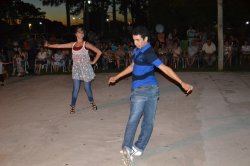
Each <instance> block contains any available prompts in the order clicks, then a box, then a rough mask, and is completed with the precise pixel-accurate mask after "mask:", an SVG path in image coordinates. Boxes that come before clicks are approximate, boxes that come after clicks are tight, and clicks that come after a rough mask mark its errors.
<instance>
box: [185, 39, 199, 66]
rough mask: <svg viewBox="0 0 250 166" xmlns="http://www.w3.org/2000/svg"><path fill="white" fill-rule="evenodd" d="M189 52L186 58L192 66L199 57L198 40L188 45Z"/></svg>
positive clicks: (188, 64)
mask: <svg viewBox="0 0 250 166" xmlns="http://www.w3.org/2000/svg"><path fill="white" fill-rule="evenodd" d="M187 52H188V54H187V58H186V62H187V66H188V67H191V66H192V65H193V64H194V62H195V60H196V59H197V56H198V53H199V46H198V43H197V41H196V40H192V41H191V45H190V46H188V51H187Z"/></svg>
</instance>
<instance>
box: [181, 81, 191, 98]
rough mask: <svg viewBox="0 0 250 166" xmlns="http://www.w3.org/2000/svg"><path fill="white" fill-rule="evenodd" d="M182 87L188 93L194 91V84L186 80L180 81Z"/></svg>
mask: <svg viewBox="0 0 250 166" xmlns="http://www.w3.org/2000/svg"><path fill="white" fill-rule="evenodd" d="M180 85H181V87H182V88H183V89H184V90H185V92H186V94H187V95H189V94H190V93H191V92H192V91H193V86H192V85H189V84H187V83H185V82H181V83H180Z"/></svg>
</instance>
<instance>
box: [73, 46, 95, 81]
mask: <svg viewBox="0 0 250 166" xmlns="http://www.w3.org/2000/svg"><path fill="white" fill-rule="evenodd" d="M75 44H76V43H74V44H73V47H74V45H75ZM73 47H72V60H73V67H72V79H77V80H83V81H85V82H90V81H91V80H93V79H94V78H95V73H94V70H93V68H92V66H91V64H90V57H89V52H88V50H87V49H85V42H84V43H83V46H82V48H81V49H80V50H77V51H76V50H74V49H73Z"/></svg>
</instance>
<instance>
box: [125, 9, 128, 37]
mask: <svg viewBox="0 0 250 166" xmlns="http://www.w3.org/2000/svg"><path fill="white" fill-rule="evenodd" d="M124 26H125V31H126V32H127V30H128V8H127V6H125V7H124Z"/></svg>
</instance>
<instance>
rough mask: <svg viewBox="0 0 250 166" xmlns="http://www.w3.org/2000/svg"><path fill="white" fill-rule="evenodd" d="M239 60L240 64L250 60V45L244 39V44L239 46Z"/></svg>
mask: <svg viewBox="0 0 250 166" xmlns="http://www.w3.org/2000/svg"><path fill="white" fill-rule="evenodd" d="M240 61H241V63H242V64H246V63H249V62H250V45H249V43H248V42H247V41H244V44H243V45H242V46H241V58H240Z"/></svg>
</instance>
